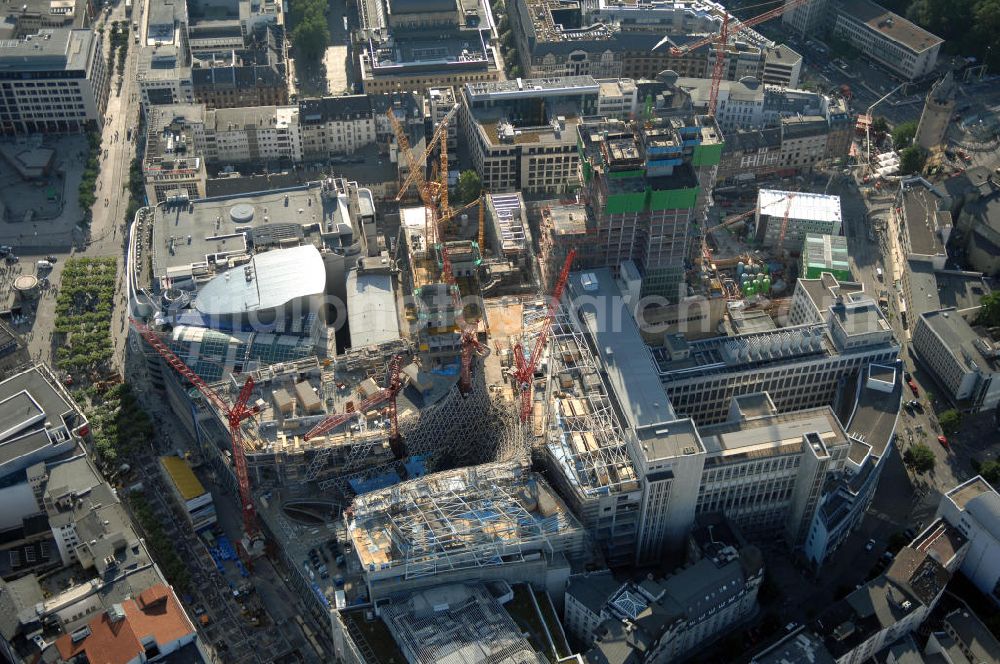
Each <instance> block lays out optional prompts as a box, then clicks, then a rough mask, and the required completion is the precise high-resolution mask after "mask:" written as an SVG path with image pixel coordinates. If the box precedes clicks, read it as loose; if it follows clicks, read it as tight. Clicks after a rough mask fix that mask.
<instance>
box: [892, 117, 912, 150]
mask: <svg viewBox="0 0 1000 664" xmlns="http://www.w3.org/2000/svg"><path fill="white" fill-rule="evenodd" d="M916 135H917V123H916V121H910V122H904V123H902V124H898V125H896V127H895V128H894V129H893V130H892V144H893V146H895V148H896V149H897V150H901V149H903V148H906V147H909V146H910V144H911V143H913V137H914V136H916Z"/></svg>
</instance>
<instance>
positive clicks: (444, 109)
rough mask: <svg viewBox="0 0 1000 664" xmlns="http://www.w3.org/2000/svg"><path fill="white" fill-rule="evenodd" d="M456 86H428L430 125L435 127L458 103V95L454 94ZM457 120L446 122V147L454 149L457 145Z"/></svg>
mask: <svg viewBox="0 0 1000 664" xmlns="http://www.w3.org/2000/svg"><path fill="white" fill-rule="evenodd" d="M456 89H458V86H456V87H440V88H430V89H429V90H427V110H428V111H429V113H430V118H431V126H433V127H437V126H438V125H439V124H441V121H442V120H444V118H445V116H446V115H448V113H450V112H451V110H452V109H453V108H455V104H457V103H458V96H457V95H456V94H455V90H456ZM458 136H459V129H458V120H453V121H452V122H451V123H449V124H448V149H449V150H454V149H456V148H457V147H458Z"/></svg>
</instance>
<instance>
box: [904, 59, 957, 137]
mask: <svg viewBox="0 0 1000 664" xmlns="http://www.w3.org/2000/svg"><path fill="white" fill-rule="evenodd" d="M957 92H958V84H957V83H956V82H955V77H954V75H953V74H952V73H951V72H950V71H949V72H948V73H947V74H945V75H944V78H942V79H941V80H939V81H937V82H935V83H934V85H933V86H931V89H930V92H928V93H927V98H926V99H925V100H924V110H923V112H922V113H921V114H920V123H919V124H918V125H917V134H916V136H915V137H914V139H913V142H914V143H916V144H917V145H919V146H920V147H922V148H923V149H925V150H931V149H933V148H936V147H937V146H939V145H941V144H942V143H944V142H945V134H946V133H947V132H948V127H949V125H950V124H951V117H952V114H953V113H954V112H955V103H956V101H955V95H956V93H957Z"/></svg>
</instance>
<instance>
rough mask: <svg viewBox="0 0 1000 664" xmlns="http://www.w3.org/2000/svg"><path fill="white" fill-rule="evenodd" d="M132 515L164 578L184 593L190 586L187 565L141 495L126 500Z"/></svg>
mask: <svg viewBox="0 0 1000 664" xmlns="http://www.w3.org/2000/svg"><path fill="white" fill-rule="evenodd" d="M128 502H129V506H130V507H131V508H132V514H134V515H135V518H136V519H137V520H138V521H139V525H140V526H141V527H142V530H143V532H144V533H145V534H146V546H147V547H149V552H150V553H151V554H153V558H155V559H156V562H157V564H158V565H159V566H160V569H161V570H163V574H164V576H166V577H167V580H168V581H169V582H170V584H171V585H172V586H173V587H174V589H175V590H178V591H180V592H181V593H185V592H187V590H188V587H189V586H190V584H191V574H190V572H189V571H188V568H187V565H185V564H184V562H183V561H182V560H181V559H180V556H178V555H177V552H176V551H175V550H174V546H173V542H172V540H171V539H170V538H169V537H168V536H167V533H166V532H165V531H164V530H163V526H162V525H160V519H159V518H157V516H156V513H155V512H154V511H153V508H152V507H151V506H150V504H149V501H148V500H147V499H146V496H145V495H143V494H141V493H132V494H130V495H129V498H128Z"/></svg>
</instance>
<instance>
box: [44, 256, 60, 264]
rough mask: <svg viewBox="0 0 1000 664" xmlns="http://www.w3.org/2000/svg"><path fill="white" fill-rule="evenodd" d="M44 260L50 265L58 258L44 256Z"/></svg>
mask: <svg viewBox="0 0 1000 664" xmlns="http://www.w3.org/2000/svg"><path fill="white" fill-rule="evenodd" d="M45 260H47V261H48V262H50V263H55V262H56V261H57V260H58V257H57V256H46V257H45Z"/></svg>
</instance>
